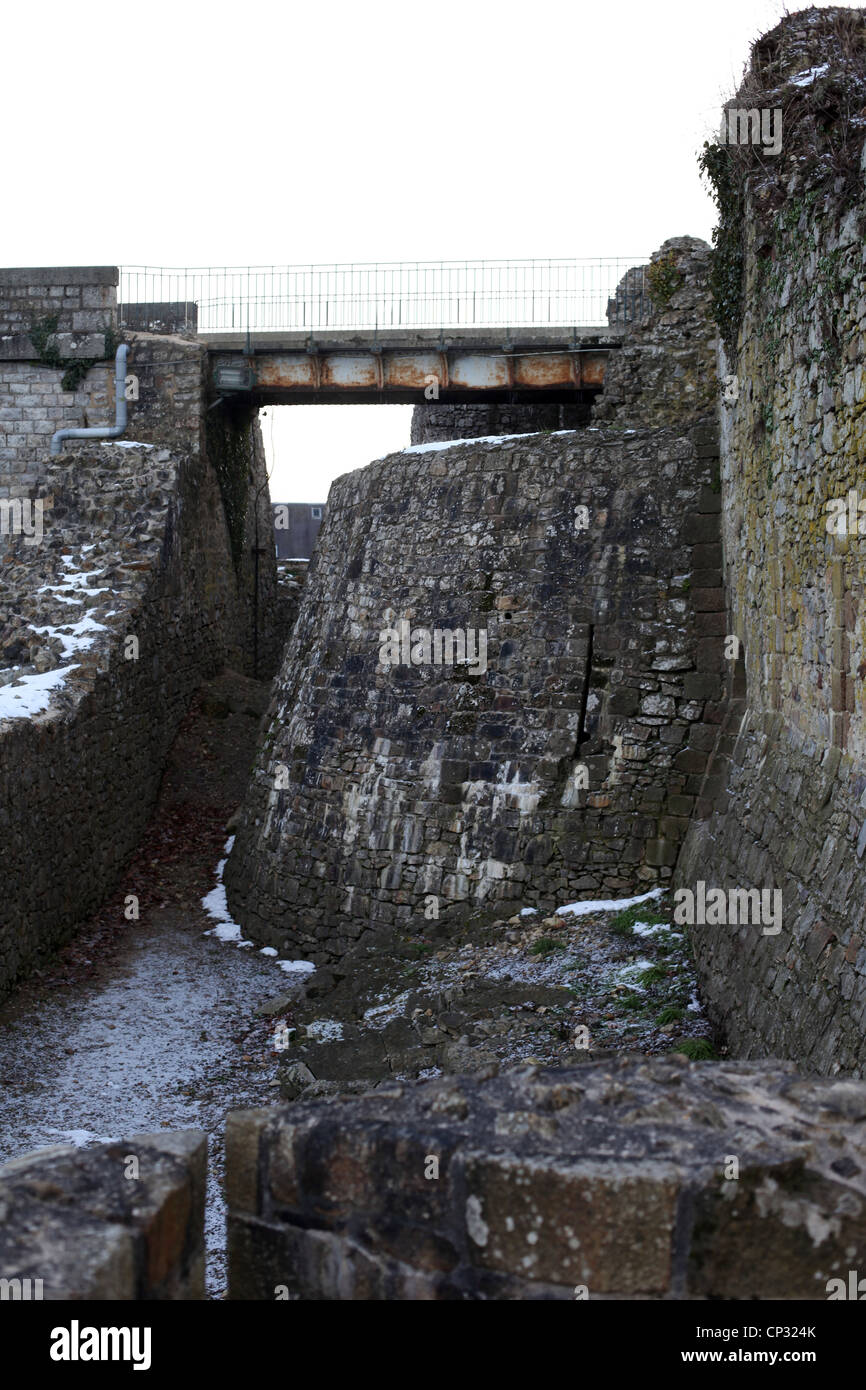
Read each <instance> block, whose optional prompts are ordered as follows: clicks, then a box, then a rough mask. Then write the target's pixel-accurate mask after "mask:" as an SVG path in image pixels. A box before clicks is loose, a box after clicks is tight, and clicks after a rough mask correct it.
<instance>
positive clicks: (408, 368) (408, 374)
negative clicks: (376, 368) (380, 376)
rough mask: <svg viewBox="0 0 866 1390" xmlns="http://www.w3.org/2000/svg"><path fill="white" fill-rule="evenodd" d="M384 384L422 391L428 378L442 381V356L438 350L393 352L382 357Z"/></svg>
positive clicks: (427, 382)
mask: <svg viewBox="0 0 866 1390" xmlns="http://www.w3.org/2000/svg"><path fill="white" fill-rule="evenodd" d="M384 373H385V385H386V386H391V387H393V388H395V389H396V388H400V389H408V390H417V391H423V390H424V388H425V386H427V385H428V384H429V381H430V378H431V377H434V378H435V379H436V381H438V382H442V375H443V373H442V358H441V356H440V354H439V353H438V352H394V353H386V354H385V358H384Z"/></svg>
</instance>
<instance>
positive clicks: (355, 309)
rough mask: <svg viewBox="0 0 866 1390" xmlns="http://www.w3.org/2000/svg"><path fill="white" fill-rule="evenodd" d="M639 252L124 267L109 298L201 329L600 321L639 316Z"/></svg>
mask: <svg viewBox="0 0 866 1390" xmlns="http://www.w3.org/2000/svg"><path fill="white" fill-rule="evenodd" d="M648 259H649V258H648V257H643V258H642V257H640V256H632V257H622V256H620V257H614V258H609V259H602V260H550V261H536V260H525V261H439V262H420V261H419V262H415V263H408V264H398V263H396V262H394V263H390V264H381V265H373V264H364V265H358V264H355V265H352V264H344V265H320V266H286V267H281V266H245V267H231V266H226V267H222V268H214V267H211V268H185V269H178V268H174V269H166V268H159V267H155V266H124V267H122V269H121V272H120V290H119V299H120V304H121V307H123V306H124V305H133V304H148V305H157V304H161V305H164V306H172V307H173V309H174V311H175V320H176V319H177V317H178V314H179V315H180V317H181V319H182V320H183V321H185V322H186V324H187V326H190V327H196V326H197V328H198V332H199V333H204V334H207V333H231V332H255V333H268V332H279V331H283V332H289V331H301V332H308V333H312V332H321V331H323V330H327V329H335V330H339V329H365V330H379V329H383V330H384V329H400V328H402V329H413V328H417V329H422V328H424V329H440V328H441V329H445V328H449V329H457V328H472V327H475V328H486V327H490V328H506V327H528V326H531V325H535V326H537V327H543V326H546V325H550V326H561V327H568V328H578V327H580V328H587V327H601V326H605V325H606V324H607V323H608V322H609V321H610V322H611V323H614V322H623V321H625V320H628V319H632V318H639V317H641V315H642V313H643V310H644V295H645V289H644V276H643V272H642V269H636V268H640V267H643V266H644V265H646V263H647V261H648Z"/></svg>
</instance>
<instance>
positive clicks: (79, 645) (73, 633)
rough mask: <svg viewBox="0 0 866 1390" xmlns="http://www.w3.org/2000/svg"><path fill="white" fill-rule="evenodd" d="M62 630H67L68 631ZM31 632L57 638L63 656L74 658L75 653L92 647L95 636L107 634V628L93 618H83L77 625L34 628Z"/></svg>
mask: <svg viewBox="0 0 866 1390" xmlns="http://www.w3.org/2000/svg"><path fill="white" fill-rule="evenodd" d="M64 629H68V631H65V630H64ZM33 631H34V632H38V633H39V635H40V636H46V637H56V638H58V640H59V641H60V642H62V644H63V655H64V656H74V655H75V654H76V652H81V651H86V650H87V648H88V647H92V646H93V644H94V642H95V641H96V636H95V634H96V633H97V632H108V628H107V627H106V626H105V623H98V622H97V621H96V619H95V618H91V617H89V616H85V617H83V618H80V619H79V621H78V622H77V623H64V625H63V628H59V627H51V626H50V625H46V626H45V627H34V628H33ZM88 634H93V635H88Z"/></svg>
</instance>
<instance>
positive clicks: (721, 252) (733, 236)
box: [698, 141, 745, 363]
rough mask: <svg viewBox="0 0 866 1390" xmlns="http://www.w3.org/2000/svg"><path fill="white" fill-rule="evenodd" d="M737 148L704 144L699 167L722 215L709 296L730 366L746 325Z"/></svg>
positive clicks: (715, 239)
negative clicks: (744, 319)
mask: <svg viewBox="0 0 866 1390" xmlns="http://www.w3.org/2000/svg"><path fill="white" fill-rule="evenodd" d="M737 148H738V146H735V145H734V146H732V145H719V144H717V143H716V142H715V141H714V142H713V143H712V144H710V142H709V141H704V148H703V151H702V152H701V154H700V155H699V156H698V165H699V167H700V170H701V173H702V174H703V175H704V177H705V178H706V180H707V182H708V183H709V185H710V191H711V193H712V195H713V198H714V199H715V202H716V207H717V209H718V213H719V221H718V225H717V226H716V227H715V228H714V229H713V256H712V263H711V266H710V293H711V295H712V298H713V314H714V318H715V321H716V326H717V328H718V330H719V332H720V333H721V335H722V341H723V343H724V345H725V352H726V353H727V354H728V359H729V361H730V362H731V363H734V362H736V359H737V340H738V338H739V336H740V328H741V326H742V322H743V268H744V263H745V252H744V247H743V228H744V227H745V216H744V212H745V206H744V204H745V199H744V195H743V187H742V181H741V178H740V177H739V176H738V171H737V168H736V165H735V163H734V159H733V155H732V151H733V150H736V149H737Z"/></svg>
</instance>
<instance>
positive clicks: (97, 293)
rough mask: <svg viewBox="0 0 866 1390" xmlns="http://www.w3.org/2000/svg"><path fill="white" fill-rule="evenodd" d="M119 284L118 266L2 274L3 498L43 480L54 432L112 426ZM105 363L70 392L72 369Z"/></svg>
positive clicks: (0, 487) (0, 489) (0, 436)
mask: <svg viewBox="0 0 866 1390" xmlns="http://www.w3.org/2000/svg"><path fill="white" fill-rule="evenodd" d="M117 279H118V273H117V270H116V269H115V268H114V267H113V266H86V267H71V268H70V267H59V268H46V269H25V270H0V498H2V497H8V496H10V495H13V496H18V495H20V494H21V491H22V490H26V489H28V488H32V487H33V486H34V485H35V484H36V483H37V482H38V481H39V463H40V461H41V459H42V457H43V455H44V454H45V453H46V452H47V449H48V443H49V440H50V438H51V436H52V434H54V432H55V430H59V429H63V428H65V427H67V426H71V427H77V426H80V425H85V424H102V423H104V422H105V421H106V420H107V419H109V417H110V419H111V421H112V422H113V418H114V403H113V397H114V386H113V373H114V363H113V356H114V337H113V335H114V330H115V329H116V327H117V290H116V286H117ZM40 327H41V328H42V330H43V337H42V339H41V340H39V334H38V332H37V340H38V341H37V342H34V339H33V336H32V333H33V331H34V330H38V329H39V328H40ZM50 328H54V330H55V331H54V332H53V333H50V334H49V333H48V330H49V329H50ZM40 350H41V351H40ZM51 352H53V353H54V354H56V360H57V363H58V365H55V366H50V365H47V364H46V363H45V362H44V360H42V357H41V354H42V353H49V354H50V353H51ZM105 357H111V358H112V361H111V364H110V365H109V366H107V367H104V368H94V369H92V370H90V371H89V372H88V373H87V374H86V375H85V376H84V377H83V378H82V379H81V380H79V381H77V382H68V383H67V386H68V389H67V388H66V387H64V384H63V379H64V375H65V373H66V371H67V369H68V368H69V367H70V366H72V365H74V364H76V363H80V362H83V361H94V360H96V359H99V358H105ZM37 364H38V365H37Z"/></svg>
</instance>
